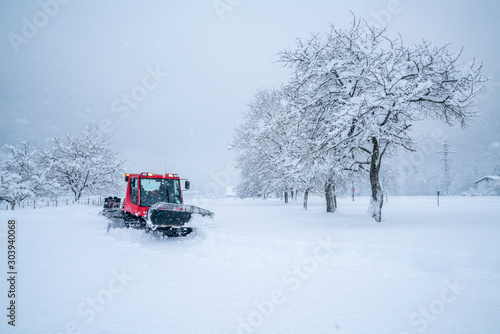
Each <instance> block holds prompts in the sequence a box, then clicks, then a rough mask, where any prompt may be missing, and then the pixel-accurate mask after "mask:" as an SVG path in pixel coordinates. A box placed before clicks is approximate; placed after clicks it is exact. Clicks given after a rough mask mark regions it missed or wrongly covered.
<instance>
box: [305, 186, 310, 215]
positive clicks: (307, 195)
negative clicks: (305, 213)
mask: <svg viewBox="0 0 500 334" xmlns="http://www.w3.org/2000/svg"><path fill="white" fill-rule="evenodd" d="M308 197H309V189H306V191H305V192H304V209H306V210H307V199H308Z"/></svg>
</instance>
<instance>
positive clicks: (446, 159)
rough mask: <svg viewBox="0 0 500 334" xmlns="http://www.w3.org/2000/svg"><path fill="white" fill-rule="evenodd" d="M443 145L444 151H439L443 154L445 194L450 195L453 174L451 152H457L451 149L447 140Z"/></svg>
mask: <svg viewBox="0 0 500 334" xmlns="http://www.w3.org/2000/svg"><path fill="white" fill-rule="evenodd" d="M441 146H442V147H443V150H442V151H437V153H440V154H443V158H442V159H441V160H443V172H444V195H445V196H449V195H450V192H451V174H450V161H451V158H450V154H452V153H455V152H453V151H450V147H451V145H450V144H448V143H447V142H446V141H445V142H444V143H443V144H441Z"/></svg>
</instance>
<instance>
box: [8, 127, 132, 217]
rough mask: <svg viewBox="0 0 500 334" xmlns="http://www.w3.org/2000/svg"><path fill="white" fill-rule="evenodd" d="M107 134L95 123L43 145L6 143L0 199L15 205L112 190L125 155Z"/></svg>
mask: <svg viewBox="0 0 500 334" xmlns="http://www.w3.org/2000/svg"><path fill="white" fill-rule="evenodd" d="M110 138H111V136H110V135H109V134H105V133H103V132H101V131H100V130H99V128H98V127H97V126H95V125H87V126H86V128H85V130H84V131H83V132H79V133H77V134H75V135H71V134H69V133H66V134H65V135H64V136H54V137H52V138H51V139H50V141H49V143H48V144H46V145H42V144H38V145H31V144H28V143H27V142H25V141H24V142H21V143H20V144H17V145H5V146H4V148H3V149H4V151H5V158H4V159H2V161H1V162H0V201H6V202H8V203H9V204H11V206H12V209H14V207H15V205H16V203H17V204H19V203H21V201H23V200H25V199H28V198H37V197H50V198H57V197H59V196H62V195H68V194H71V195H73V196H74V199H75V201H78V200H79V199H80V197H81V196H82V194H84V193H89V194H95V193H99V192H105V193H110V192H114V191H116V190H117V189H118V188H117V187H118V185H119V184H120V183H121V182H120V181H121V178H122V175H123V170H122V169H123V164H124V162H125V161H124V160H123V159H122V158H120V157H119V156H118V154H117V153H116V152H114V151H113V150H112V149H111V147H110V146H111V140H110Z"/></svg>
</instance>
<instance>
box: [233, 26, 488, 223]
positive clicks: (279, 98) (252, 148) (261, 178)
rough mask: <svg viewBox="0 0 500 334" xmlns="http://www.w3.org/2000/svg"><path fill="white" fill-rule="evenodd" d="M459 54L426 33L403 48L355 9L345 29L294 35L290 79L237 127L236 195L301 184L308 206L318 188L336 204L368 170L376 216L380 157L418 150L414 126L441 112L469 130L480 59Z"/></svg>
mask: <svg viewBox="0 0 500 334" xmlns="http://www.w3.org/2000/svg"><path fill="white" fill-rule="evenodd" d="M460 56H461V51H459V52H451V51H450V50H449V45H444V46H435V45H433V44H432V43H431V42H429V41H422V42H421V43H418V44H415V45H411V46H407V45H405V44H404V43H403V40H402V37H401V36H400V35H399V37H397V38H391V37H390V36H389V34H388V32H387V30H386V29H380V28H377V27H373V26H370V25H369V24H368V23H366V22H365V21H363V20H360V19H357V18H356V17H354V18H353V20H352V22H351V24H350V26H349V27H348V28H347V29H339V28H336V27H335V26H333V25H331V26H330V30H329V31H328V32H326V33H323V34H313V35H312V36H311V37H310V38H309V39H307V40H300V39H298V40H297V44H296V46H295V47H294V48H290V49H288V50H284V51H281V52H280V53H279V54H278V57H279V59H278V61H279V62H280V63H281V64H283V66H285V67H288V68H290V69H291V72H292V74H291V78H290V79H289V81H288V82H287V83H285V84H283V85H282V86H281V87H280V88H264V89H260V90H258V91H257V93H256V95H255V96H254V97H253V99H252V100H251V101H250V102H249V103H248V106H247V109H246V110H245V111H244V112H243V122H242V124H240V125H239V126H238V127H237V129H236V131H235V135H234V139H233V141H232V143H231V148H232V149H234V150H235V151H236V152H237V163H238V167H239V168H240V170H241V180H240V183H239V184H238V186H237V187H236V191H237V193H238V195H239V196H240V197H251V196H263V197H265V196H267V195H269V194H271V193H276V192H284V193H285V194H287V193H288V192H290V191H297V190H300V191H301V192H302V193H303V194H304V204H305V206H306V205H307V197H308V194H309V193H311V192H314V193H322V194H324V196H325V199H326V207H327V211H328V212H334V211H335V209H336V207H337V204H336V194H337V193H338V191H342V190H344V189H345V188H346V187H347V182H348V180H349V179H351V178H352V177H353V176H356V177H368V178H369V181H370V186H371V201H370V208H371V213H372V216H373V217H374V219H375V220H376V221H377V222H380V221H381V219H382V206H383V202H384V198H383V189H382V185H381V182H380V181H381V169H382V168H383V161H384V158H386V157H388V156H390V155H394V154H395V153H396V151H397V150H398V149H403V150H407V151H415V148H414V142H413V140H412V136H411V129H412V125H413V124H414V123H415V122H417V121H421V120H425V119H438V120H441V121H443V122H444V123H446V124H448V125H450V126H452V125H455V124H458V125H460V126H461V127H463V128H466V127H467V123H468V121H469V120H470V119H472V118H474V117H477V116H478V115H479V114H478V111H477V108H476V107H477V103H476V102H477V101H478V99H477V96H478V94H479V93H480V92H481V89H482V87H483V85H482V84H483V83H484V82H485V81H486V79H484V78H483V77H482V76H481V71H482V67H483V65H482V63H478V62H476V61H475V60H472V61H470V62H468V63H462V62H460V61H459V59H460ZM389 177H390V175H389Z"/></svg>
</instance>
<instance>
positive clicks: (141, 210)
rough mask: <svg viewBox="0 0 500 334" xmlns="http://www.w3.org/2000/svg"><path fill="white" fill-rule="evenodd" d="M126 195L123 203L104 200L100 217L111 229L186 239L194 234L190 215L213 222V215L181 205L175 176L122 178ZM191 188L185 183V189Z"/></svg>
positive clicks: (179, 182)
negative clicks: (146, 231) (145, 231)
mask: <svg viewBox="0 0 500 334" xmlns="http://www.w3.org/2000/svg"><path fill="white" fill-rule="evenodd" d="M125 181H126V182H127V191H126V195H125V199H124V200H123V203H122V202H121V199H120V198H118V197H107V198H105V200H104V210H103V211H102V214H103V215H104V216H106V217H108V218H110V219H111V222H110V224H109V226H108V230H109V228H110V227H127V228H128V227H132V228H138V229H144V230H151V231H159V232H162V233H163V234H164V235H167V236H186V235H188V234H189V233H191V232H192V231H193V227H192V226H189V224H188V223H189V221H190V220H191V218H192V215H193V214H199V215H201V216H204V217H210V218H213V216H214V213H213V212H210V211H208V210H205V209H202V208H199V207H197V206H193V205H186V204H184V203H183V198H182V189H181V179H180V178H179V176H178V175H177V174H165V175H161V174H153V173H140V174H129V173H127V174H125ZM189 187H190V183H189V181H187V180H185V183H184V189H185V190H188V189H189Z"/></svg>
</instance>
